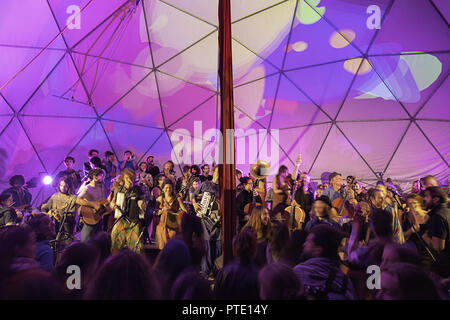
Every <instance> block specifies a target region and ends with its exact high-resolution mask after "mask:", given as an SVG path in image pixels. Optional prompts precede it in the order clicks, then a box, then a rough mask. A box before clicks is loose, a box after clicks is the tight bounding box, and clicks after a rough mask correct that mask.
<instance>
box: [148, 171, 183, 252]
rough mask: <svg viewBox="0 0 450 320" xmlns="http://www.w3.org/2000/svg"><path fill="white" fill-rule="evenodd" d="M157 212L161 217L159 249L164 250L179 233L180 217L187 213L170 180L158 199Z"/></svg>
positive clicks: (163, 187) (157, 233) (157, 234)
mask: <svg viewBox="0 0 450 320" xmlns="http://www.w3.org/2000/svg"><path fill="white" fill-rule="evenodd" d="M155 212H156V214H157V215H158V217H159V222H158V225H157V226H156V239H157V241H158V247H159V249H160V250H162V249H163V248H164V246H165V245H166V243H167V242H168V241H169V240H170V239H172V238H173V237H174V236H175V235H176V233H177V232H178V231H179V229H180V225H179V220H180V217H179V216H180V215H182V214H183V213H186V212H187V209H186V207H185V206H184V203H183V201H182V200H181V198H180V197H178V196H177V195H176V194H175V190H174V187H173V184H172V182H171V181H170V180H166V181H165V182H164V183H163V185H162V194H161V195H160V196H159V197H158V199H156V208H155Z"/></svg>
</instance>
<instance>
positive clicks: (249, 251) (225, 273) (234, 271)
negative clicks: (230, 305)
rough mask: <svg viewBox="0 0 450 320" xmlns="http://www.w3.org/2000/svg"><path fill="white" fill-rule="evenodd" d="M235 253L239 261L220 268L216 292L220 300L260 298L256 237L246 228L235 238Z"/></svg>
mask: <svg viewBox="0 0 450 320" xmlns="http://www.w3.org/2000/svg"><path fill="white" fill-rule="evenodd" d="M233 253H234V255H235V257H236V258H237V261H235V262H233V263H229V264H227V265H226V266H225V267H223V268H222V269H221V270H219V272H218V274H217V277H216V281H215V285H214V294H215V296H216V299H218V300H258V299H259V287H258V273H259V268H258V267H257V266H256V265H255V264H254V258H255V255H256V237H255V234H254V233H253V231H252V230H251V229H245V230H243V231H242V232H241V233H239V234H238V235H237V236H235V238H234V239H233Z"/></svg>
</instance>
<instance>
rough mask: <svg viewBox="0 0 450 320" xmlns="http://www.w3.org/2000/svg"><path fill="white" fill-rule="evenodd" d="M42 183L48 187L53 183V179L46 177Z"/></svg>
mask: <svg viewBox="0 0 450 320" xmlns="http://www.w3.org/2000/svg"><path fill="white" fill-rule="evenodd" d="M42 182H43V183H44V184H46V185H49V184H51V183H52V182H53V178H52V177H50V176H45V177H44V179H42Z"/></svg>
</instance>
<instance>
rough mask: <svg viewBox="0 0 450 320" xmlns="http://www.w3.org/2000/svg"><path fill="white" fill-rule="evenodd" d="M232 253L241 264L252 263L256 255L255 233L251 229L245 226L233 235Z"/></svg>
mask: <svg viewBox="0 0 450 320" xmlns="http://www.w3.org/2000/svg"><path fill="white" fill-rule="evenodd" d="M233 254H234V256H235V257H236V258H238V259H239V261H240V263H241V264H243V265H249V264H252V263H253V260H254V259H255V256H256V235H255V234H254V232H253V231H252V229H250V228H245V229H243V230H242V231H241V232H240V233H239V234H238V235H236V236H235V237H234V239H233Z"/></svg>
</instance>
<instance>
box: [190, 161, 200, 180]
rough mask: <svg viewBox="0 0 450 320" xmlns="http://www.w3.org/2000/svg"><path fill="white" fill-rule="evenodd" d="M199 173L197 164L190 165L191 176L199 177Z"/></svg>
mask: <svg viewBox="0 0 450 320" xmlns="http://www.w3.org/2000/svg"><path fill="white" fill-rule="evenodd" d="M199 175H200V168H199V167H198V165H196V164H194V165H192V166H191V176H192V177H198V178H200V177H199Z"/></svg>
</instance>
